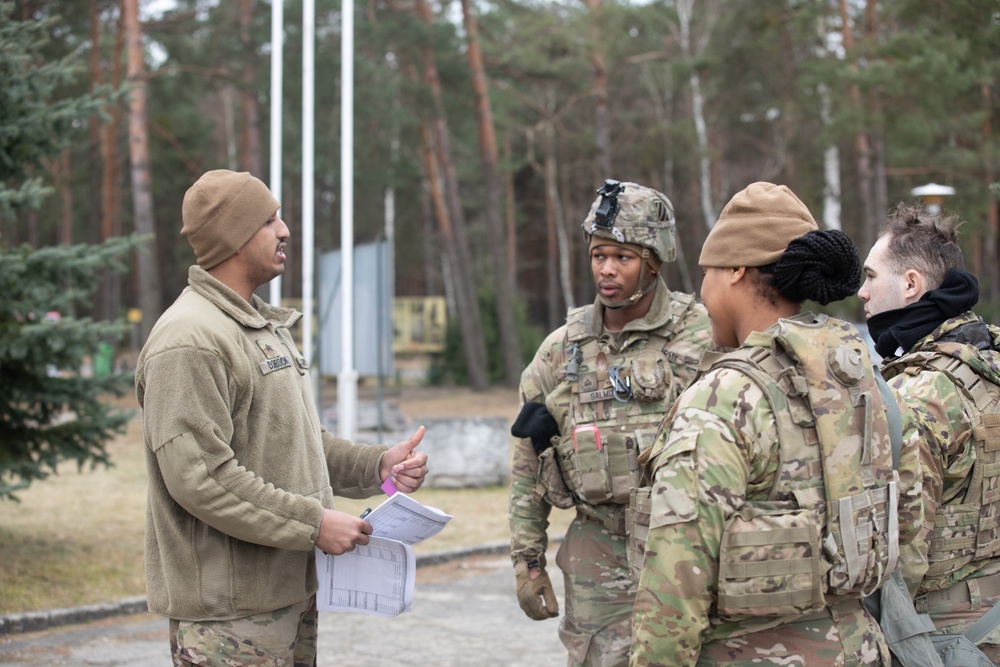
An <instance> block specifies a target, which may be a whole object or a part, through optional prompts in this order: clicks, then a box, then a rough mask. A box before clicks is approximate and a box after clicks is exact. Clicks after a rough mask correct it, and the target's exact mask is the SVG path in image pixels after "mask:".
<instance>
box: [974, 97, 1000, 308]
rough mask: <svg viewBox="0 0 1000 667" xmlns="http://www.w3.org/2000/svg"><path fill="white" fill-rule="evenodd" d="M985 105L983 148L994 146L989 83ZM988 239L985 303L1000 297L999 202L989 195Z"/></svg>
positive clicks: (987, 188)
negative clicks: (999, 258)
mask: <svg viewBox="0 0 1000 667" xmlns="http://www.w3.org/2000/svg"><path fill="white" fill-rule="evenodd" d="M981 90H982V95H983V104H984V106H985V108H986V112H987V113H985V114H983V115H984V120H983V146H992V145H993V141H994V140H993V124H992V122H991V120H990V118H991V114H990V111H991V110H992V108H993V107H992V105H991V99H992V97H993V89H992V87H991V86H990V84H989V83H983V84H982V87H981ZM983 162H984V163H985V164H986V173H985V176H986V178H985V187H984V191H985V192H987V193H989V191H990V184H991V183H993V182H994V181H995V180H996V179H995V178H994V174H993V170H992V169H991V167H990V161H989V160H983ZM986 205H987V207H988V208H987V209H986V239H985V243H984V245H985V246H986V254H987V257H988V258H989V259H988V261H987V262H986V265H987V267H988V268H987V269H986V276H985V278H986V279H985V280H984V281H983V282H984V283H986V294H985V295H984V296H985V299H983V301H988V302H991V303H992V302H993V300H994V299H996V298H997V296H998V295H1000V262H997V261H996V258H997V257H998V256H1000V247H998V245H997V244H998V240H997V235H998V228H1000V216H998V211H997V206H998V202H997V200H996V199H994V198H993V197H992V196H990V195H989V194H987V197H986ZM977 259H978V258H977Z"/></svg>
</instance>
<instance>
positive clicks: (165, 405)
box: [136, 170, 427, 667]
mask: <svg viewBox="0 0 1000 667" xmlns="http://www.w3.org/2000/svg"><path fill="white" fill-rule="evenodd" d="M278 209H279V204H278V201H277V200H276V199H275V198H274V197H273V196H272V195H271V193H270V191H269V190H268V189H267V186H265V185H264V184H263V183H262V182H261V181H260V180H258V179H257V178H254V177H253V176H251V175H250V174H248V173H236V172H232V171H227V170H217V171H210V172H208V173H206V174H204V175H203V176H202V177H201V178H199V179H198V181H197V182H196V183H195V184H194V185H193V186H192V187H191V188H190V189H189V190H188V192H187V194H186V195H185V196H184V203H183V208H182V217H183V228H182V229H181V233H182V234H184V235H185V236H187V237H188V241H189V242H190V243H191V247H192V248H193V249H194V251H195V254H196V256H197V261H198V263H197V265H195V266H192V267H191V268H190V269H189V272H188V287H187V288H186V289H185V290H184V291H183V292H182V293H181V295H180V296H179V297H178V298H177V300H176V301H175V302H174V304H173V305H172V306H171V307H170V308H169V309H168V310H167V311H166V312H165V313H164V314H163V316H162V317H161V318H160V319H159V320H158V321H157V323H156V325H155V326H154V327H153V330H152V332H151V333H150V336H149V340H148V341H147V342H146V344H145V346H144V347H143V350H142V352H141V353H140V355H139V360H138V366H137V369H136V395H137V397H138V399H139V405H140V406H141V407H142V411H143V434H144V440H145V445H146V468H147V471H148V475H149V492H148V507H147V511H146V592H147V598H148V601H149V609H150V611H153V612H156V613H159V614H162V615H164V616H166V617H168V618H169V619H170V644H171V654H172V658H173V662H174V664H175V665H178V666H183V665H192V664H197V665H223V664H225V665H230V664H240V665H289V666H291V665H294V666H295V667H298V666H303V667H306V666H311V665H313V664H314V663H315V656H316V587H317V580H316V571H315V570H316V568H315V560H314V556H313V553H314V547H319V548H320V549H322V550H323V551H326V552H327V553H331V554H341V553H344V552H346V551H350V550H351V549H353V548H354V546H355V545H358V544H361V545H364V544H367V543H368V539H369V535H370V534H371V525H370V524H368V522H367V521H365V520H363V519H360V518H358V517H356V516H353V515H349V514H346V513H343V512H338V511H337V510H335V509H334V503H333V496H334V493H336V494H337V495H340V496H345V497H352V498H364V497H367V496H371V495H374V494H377V493H379V492H380V486H381V485H382V484H383V483H384V482H386V481H388V480H391V481H392V482H393V483H394V484H395V486H396V487H397V488H398V489H399V490H400V491H403V492H411V491H414V490H416V489H417V488H419V487H420V485H421V484H422V483H423V480H424V476H425V475H426V473H427V456H426V454H424V453H422V452H417V451H415V450H414V448H415V447H416V446H417V444H418V443H419V442H420V440H421V438H422V437H423V427H420V428H419V429H417V432H416V433H414V435H413V436H411V437H410V438H409V439H408V440H406V441H404V442H401V443H399V444H397V445H395V446H394V447H391V448H390V447H385V446H371V445H363V444H355V443H352V442H349V441H347V440H343V439H340V438H336V437H334V436H333V435H332V434H331V433H329V432H328V431H327V430H326V429H325V428H324V427H323V426H322V425H321V424H320V420H319V415H318V413H317V411H316V407H315V402H314V400H313V397H312V394H311V390H310V385H309V376H308V363H307V361H306V360H305V359H304V358H303V357H302V356H301V355H300V354H299V352H298V350H297V349H296V347H295V344H294V342H293V340H292V337H291V334H290V333H289V327H291V326H293V325H294V324H295V323H296V322H297V321H298V320H299V318H301V317H302V315H301V313H298V312H296V311H294V310H291V309H286V308H278V307H274V306H271V305H269V304H267V303H265V302H264V301H263V300H261V299H260V298H259V297H258V296H256V295H254V293H253V292H254V290H255V289H257V288H258V287H259V286H261V285H264V284H265V283H267V282H269V281H270V280H271V279H272V278H275V277H276V276H279V275H281V273H282V272H283V271H284V261H285V252H286V245H285V244H286V242H287V240H288V237H289V232H288V227H287V226H285V223H284V222H283V221H282V220H281V218H280V217H278V215H277V211H278Z"/></svg>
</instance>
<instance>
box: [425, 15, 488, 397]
mask: <svg viewBox="0 0 1000 667" xmlns="http://www.w3.org/2000/svg"><path fill="white" fill-rule="evenodd" d="M414 5H415V7H416V10H417V14H418V16H419V17H420V19H421V20H422V21H423V22H424V24H425V25H427V26H430V25H431V23H432V16H431V9H430V6H429V5H428V4H427V2H426V0H416V2H415V3H414ZM420 55H421V60H422V64H423V78H424V83H425V84H426V85H427V87H428V88H429V89H430V92H431V97H432V99H433V105H432V107H433V109H432V113H433V117H432V119H431V128H432V130H433V140H434V141H433V144H432V145H433V147H434V153H435V156H436V159H437V162H438V165H439V166H440V173H441V177H442V180H441V183H442V184H443V189H444V199H445V204H446V205H447V210H448V217H449V220H450V223H451V232H452V239H453V242H452V244H451V245H452V246H453V251H454V256H451V255H449V257H450V259H451V260H452V263H451V270H452V272H453V273H454V274H455V285H456V287H458V288H459V293H458V295H457V296H458V297H459V312H458V317H459V320H460V323H461V325H462V343H463V346H464V347H465V348H466V360H467V368H466V371H467V372H468V374H469V384H470V386H471V387H472V389H473V390H474V391H483V390H485V389H486V387H487V385H488V382H489V379H488V374H487V356H486V342H485V339H484V337H483V327H482V321H481V319H480V316H479V303H478V300H477V295H476V288H475V280H474V274H473V272H472V269H471V267H472V261H471V258H470V253H469V249H468V248H469V246H468V240H467V238H466V231H465V214H464V213H463V212H462V203H461V198H460V195H459V187H458V174H457V172H456V169H455V161H454V160H453V159H452V152H451V139H450V136H449V132H448V122H447V119H446V118H445V114H444V103H443V100H442V94H441V80H440V78H439V77H438V72H437V65H435V64H434V54H433V52H432V51H431V49H430V47H429V46H428V45H427V44H422V45H421V47H420Z"/></svg>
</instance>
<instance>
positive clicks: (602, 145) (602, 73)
mask: <svg viewBox="0 0 1000 667" xmlns="http://www.w3.org/2000/svg"><path fill="white" fill-rule="evenodd" d="M464 1H465V2H467V1H468V0H464ZM584 1H585V2H586V4H587V8H588V9H589V10H590V16H589V19H590V66H591V68H592V70H593V72H594V81H593V88H592V90H593V93H594V147H595V149H596V153H597V155H596V159H597V169H598V170H599V171H600V173H599V174H597V178H595V179H594V181H595V182H597V183H603V182H604V179H605V178H614V174H613V173H612V172H611V168H612V167H611V121H610V120H609V118H608V72H607V67H606V66H605V62H604V51H605V49H604V43H605V39H604V38H603V35H602V31H601V18H602V17H601V4H602V0H584Z"/></svg>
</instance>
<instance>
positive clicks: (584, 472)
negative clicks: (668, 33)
mask: <svg viewBox="0 0 1000 667" xmlns="http://www.w3.org/2000/svg"><path fill="white" fill-rule="evenodd" d="M597 192H598V197H597V199H596V200H595V201H594V203H593V205H592V206H591V208H590V212H589V214H588V215H587V217H586V219H585V220H584V222H583V232H584V235H585V237H586V238H587V241H588V250H589V255H590V264H591V270H592V273H593V276H594V283H595V286H596V288H597V298H596V300H595V302H594V303H593V304H591V305H587V306H583V307H581V308H574V309H571V310H570V311H569V313H568V315H567V318H566V324H565V325H563V326H561V327H559V328H558V329H556V330H555V331H554V332H552V333H551V334H549V335H548V337H546V339H545V341H544V342H543V343H542V345H541V347H540V348H539V349H538V352H537V353H536V354H535V357H534V359H533V360H532V362H531V364H530V365H529V366H528V368H527V369H525V371H524V373H523V374H522V376H521V385H520V398H521V404H522V409H521V413H520V414H519V415H518V418H517V420H516V421H515V423H514V426H513V428H512V429H511V433H512V434H513V435H514V436H516V437H518V438H519V440H518V443H517V445H516V449H515V454H514V468H513V479H512V482H511V491H510V526H511V558H512V560H513V563H514V571H515V575H516V580H517V587H516V589H517V597H518V602H519V603H520V605H521V608H522V609H523V610H524V612H525V614H527V615H528V616H529V617H530V618H532V619H535V620H544V619H547V618H553V617H556V616H558V615H559V605H558V603H557V601H556V598H555V595H554V593H553V590H552V586H551V582H550V580H549V576H548V574H547V572H546V560H545V552H546V548H547V546H548V536H547V534H546V529H547V527H548V517H549V514H550V512H551V509H552V507H556V508H560V509H573V510H575V512H576V517H575V518H574V520H573V522H572V524H571V525H570V528H569V530H568V531H567V534H566V538H565V540H564V541H563V543H562V545H561V546H560V548H559V551H558V554H557V556H556V562H557V564H558V565H559V568H560V569H561V570H562V572H563V577H564V580H565V591H566V599H565V609H564V614H563V617H562V621H561V625H560V628H559V635H560V638H561V639H562V641H563V644H564V645H565V646H566V648H567V651H568V654H569V659H568V664H569V665H604V666H611V665H625V664H627V662H628V651H629V645H630V642H631V633H630V619H631V614H632V603H633V601H634V599H635V586H634V584H633V582H632V578H631V576H630V573H629V567H628V562H627V560H626V551H625V512H626V509H627V507H628V503H629V493H630V490H631V488H632V487H633V486H635V484H636V482H637V481H638V478H637V473H638V470H639V467H638V456H639V454H640V453H641V452H642V451H644V450H645V449H647V448H648V447H649V445H650V444H651V442H652V436H653V435H654V434H655V432H656V428H657V425H658V424H659V423H660V421H661V420H662V419H663V417H664V415H665V414H666V413H667V411H668V410H669V409H670V406H671V404H672V403H673V401H674V400H675V399H676V398H677V396H678V395H679V394H680V392H681V390H682V389H683V388H684V387H685V386H686V385H687V384H688V383H689V382H690V381H691V380H692V379H693V378H694V375H695V373H696V371H697V367H698V363H699V360H700V359H701V356H702V353H703V352H704V351H705V349H706V348H708V347H709V346H710V344H711V335H710V325H709V322H708V317H707V314H706V312H705V309H704V308H703V307H702V306H701V305H700V304H698V303H696V302H695V300H694V297H693V296H691V295H690V294H684V293H680V292H672V291H670V290H669V289H668V288H667V285H666V282H665V281H664V280H663V278H662V277H660V275H659V270H660V267H661V266H662V264H663V263H664V262H670V261H673V260H674V258H675V254H676V253H675V244H674V212H673V206H672V205H671V203H670V200H669V199H667V198H666V197H665V196H664V195H663V194H661V193H660V192H657V191H656V190H653V189H650V188H647V187H644V186H641V185H637V184H635V183H627V182H624V183H623V182H619V181H614V180H607V181H605V183H604V186H603V187H602V188H601V189H600V190H598V191H597Z"/></svg>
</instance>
